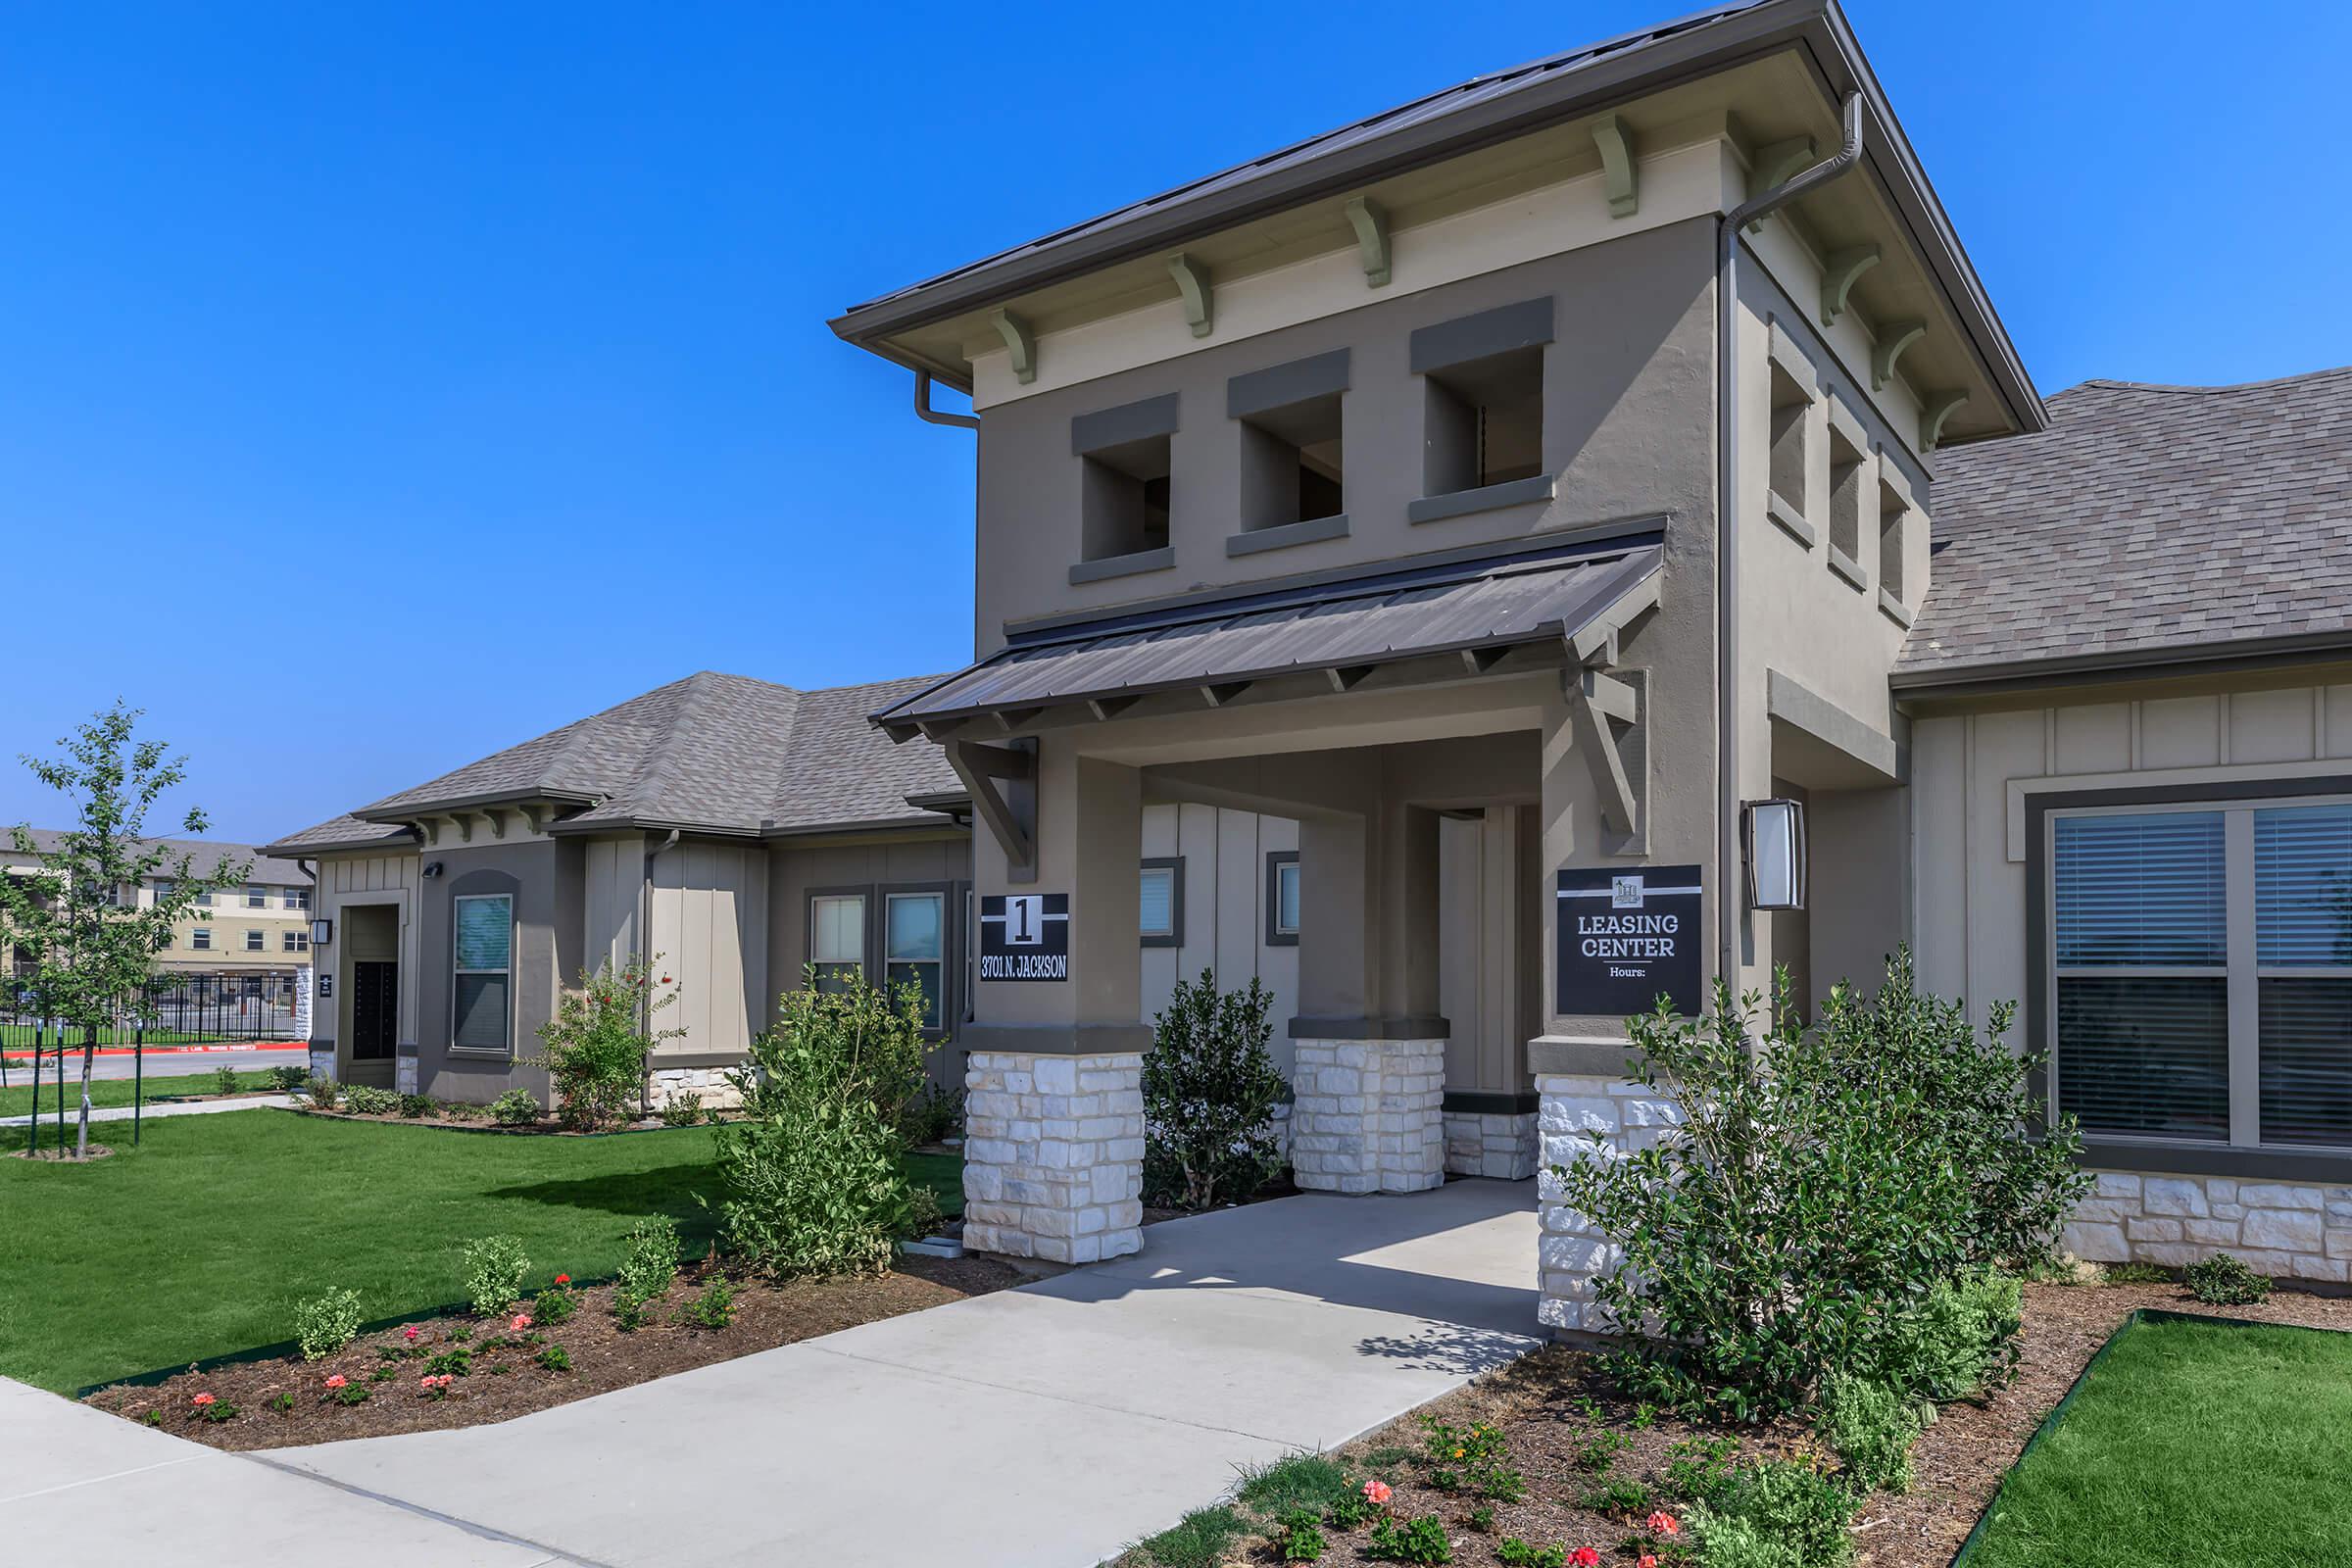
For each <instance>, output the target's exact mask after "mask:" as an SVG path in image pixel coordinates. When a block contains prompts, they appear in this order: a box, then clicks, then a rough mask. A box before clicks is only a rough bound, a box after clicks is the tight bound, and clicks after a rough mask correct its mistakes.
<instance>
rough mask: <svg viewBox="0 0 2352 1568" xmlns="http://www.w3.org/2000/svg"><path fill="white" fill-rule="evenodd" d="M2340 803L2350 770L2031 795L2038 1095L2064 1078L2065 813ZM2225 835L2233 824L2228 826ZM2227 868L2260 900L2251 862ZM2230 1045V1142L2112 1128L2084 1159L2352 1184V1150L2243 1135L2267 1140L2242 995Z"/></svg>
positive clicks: (2029, 866) (2087, 1145) (2033, 1035)
mask: <svg viewBox="0 0 2352 1568" xmlns="http://www.w3.org/2000/svg"><path fill="white" fill-rule="evenodd" d="M2336 801H2352V772H2348V773H2327V774H2301V775H2286V776H2271V777H2262V778H2239V779H2216V780H2211V781H2208V782H2203V783H2194V784H2159V785H2146V786H2122V787H2117V788H2111V789H2092V790H2070V791H2063V792H2061V791H2049V792H2041V791H2035V792H2031V793H2029V794H2028V795H2027V797H2026V961H2027V964H2028V968H2027V974H2028V976H2029V979H2028V982H2027V985H2026V988H2025V989H2026V1007H2025V1023H2026V1046H2027V1049H2028V1051H2029V1052H2030V1053H2032V1054H2034V1056H2036V1057H2038V1058H2040V1065H2038V1066H2036V1067H2035V1068H2034V1073H2033V1076H2032V1079H2031V1080H2030V1087H2031V1089H2032V1093H2033V1095H2034V1098H2035V1099H2036V1100H2038V1101H2040V1102H2042V1103H2044V1104H2045V1105H2047V1104H2052V1103H2055V1102H2054V1100H2053V1099H2052V1096H2053V1093H2054V1091H2055V1088H2056V1084H2055V1080H2054V1079H2053V1077H2052V1074H2051V1068H2052V1066H2053V1065H2054V1064H2055V1063H2056V1060H2057V1057H2056V1054H2055V1051H2054V1049H2053V1048H2054V1046H2055V1044H2056V1041H2055V1039H2054V1038H2053V1033H2054V1020H2055V1017H2056V1010H2057V1007H2056V1001H2057V967H2056V964H2055V963H2054V961H2053V959H2054V957H2055V953H2056V947H2055V943H2054V940H2053V937H2054V930H2055V920H2056V907H2055V900H2056V897H2057V889H2056V883H2055V879H2054V878H2053V876H2052V875H2051V870H2052V859H2053V858H2054V852H2053V846H2054V843H2055V838H2056V829H2055V826H2054V823H2055V821H2056V819H2057V818H2058V817H2059V816H2061V815H2074V814H2082V813H2084V812H2089V811H2098V810H2112V811H2113V812H2114V813H2116V814H2124V813H2128V812H2131V811H2134V810H2144V809H2181V810H2193V809H2198V808H2205V809H2217V810H2222V811H2225V812H2227V811H2229V810H2231V809H2256V810H2259V809H2263V808H2265V807H2269V806H2282V807H2293V806H2323V805H2327V804H2329V803H2331V802H2336ZM2225 831H2226V832H2227V831H2228V829H2227V828H2225ZM2225 874H2226V875H2227V876H2229V878H2230V879H2231V881H2230V885H2231V897H2232V899H2233V900H2234V898H2235V897H2236V884H2237V881H2238V879H2239V878H2241V877H2242V878H2243V880H2244V881H2245V883H2246V889H2247V891H2246V898H2247V900H2248V903H2249V907H2250V906H2251V900H2252V896H2253V895H2252V881H2253V865H2252V862H2251V860H2248V861H2247V863H2246V864H2245V866H2244V867H2243V869H2242V870H2240V869H2239V868H2238V867H2237V865H2236V864H2235V861H2234V858H2232V859H2231V860H2230V861H2229V862H2226V865H2225ZM2241 923H2244V922H2241ZM2235 936H2236V934H2235V932H2234V931H2233V932H2232V950H2233V951H2232V953H2231V957H2232V959H2234V958H2235V956H2236V955H2235V952H2234V948H2235V945H2236V941H2235ZM2246 941H2247V942H2248V943H2249V944H2250V943H2251V941H2252V932H2251V930H2249V931H2248V932H2247V933H2246ZM2241 1034H2242V1035H2243V1043H2242V1045H2241V1041H2240V1036H2241ZM2229 1050H2230V1056H2229V1060H2230V1101H2229V1116H2230V1139H2229V1142H2227V1143H2214V1142H2193V1141H2189V1140H2184V1139H2168V1138H2148V1137H2128V1136H2124V1135H2120V1134H2113V1133H2100V1134H2096V1135H2091V1134H2085V1135H2084V1138H2083V1147H2082V1164H2084V1165H2086V1166H2095V1167H2101V1168H2109V1169H2120V1170H2160V1171H2175V1172H2179V1173H2180V1174H2183V1175H2198V1176H2240V1177H2249V1176H2250V1177H2256V1178H2266V1177H2267V1178H2271V1179H2276V1180H2283V1181H2309V1182H2327V1183H2343V1182H2352V1149H2333V1148H2328V1147H2325V1146H2315V1145H2310V1144H2263V1143H2241V1142H2239V1141H2238V1138H2239V1135H2240V1132H2241V1117H2242V1118H2244V1123H2243V1124H2242V1125H2251V1126H2252V1127H2253V1128H2254V1130H2255V1135H2256V1136H2257V1137H2259V1128H2260V1121H2259V1117H2260V1105H2261V1100H2260V1070H2259V1051H2260V1042H2259V1039H2258V1037H2257V1036H2256V1034H2255V1033H2254V1031H2252V1030H2250V1029H2248V1030H2242V1031H2241V1030H2240V1028H2239V1027H2238V1019H2237V1017H2236V1015H2235V1012H2234V999H2233V1011H2232V1015H2231V1028H2230V1042H2229ZM2241 1051H2242V1052H2243V1053H2245V1054H2247V1056H2248V1057H2249V1058H2250V1059H2252V1060H2254V1061H2255V1062H2256V1064H2257V1065H2256V1070H2255V1076H2254V1080H2253V1082H2254V1094H2253V1099H2252V1100H2251V1102H2250V1103H2247V1104H2246V1105H2245V1106H2244V1107H2243V1108H2242V1109H2241V1107H2240V1103H2239V1102H2240V1098H2241V1097H2240V1096H2239V1094H2238V1089H2239V1086H2240V1082H2241V1078H2240V1070H2239V1054H2240V1053H2241Z"/></svg>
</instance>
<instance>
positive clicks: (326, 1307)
mask: <svg viewBox="0 0 2352 1568" xmlns="http://www.w3.org/2000/svg"><path fill="white" fill-rule="evenodd" d="M359 1333H360V1294H359V1292H357V1291H344V1290H332V1291H328V1292H327V1293H326V1294H325V1295H324V1296H320V1297H317V1298H315V1299H311V1300H308V1301H305V1302H303V1303H302V1304H301V1305H299V1306H297V1307H296V1308H295V1309H294V1343H295V1344H296V1345H298V1346H300V1347H301V1348H302V1358H303V1359H304V1360H305V1361H323V1360H325V1359H326V1358H327V1357H328V1356H330V1355H332V1354H334V1353H335V1352H336V1351H337V1350H340V1349H341V1348H343V1347H345V1346H346V1345H349V1344H350V1343H351V1342H352V1341H353V1340H355V1339H357V1338H359Z"/></svg>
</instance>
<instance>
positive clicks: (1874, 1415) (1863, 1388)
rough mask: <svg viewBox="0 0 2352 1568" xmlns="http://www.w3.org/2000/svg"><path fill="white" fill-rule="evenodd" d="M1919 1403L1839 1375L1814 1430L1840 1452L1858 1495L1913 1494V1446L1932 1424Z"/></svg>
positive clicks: (1829, 1384) (1825, 1394) (1825, 1393)
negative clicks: (1927, 1421)
mask: <svg viewBox="0 0 2352 1568" xmlns="http://www.w3.org/2000/svg"><path fill="white" fill-rule="evenodd" d="M1926 1424H1927V1423H1926V1420H1925V1418H1924V1413H1923V1412H1922V1410H1921V1408H1920V1402H1919V1401H1918V1400H1917V1399H1913V1398H1909V1397H1905V1396H1904V1394H1903V1393H1902V1391H1901V1390H1899V1389H1895V1388H1891V1387H1889V1386H1888V1385H1887V1384H1884V1383H1878V1382H1873V1381H1872V1380H1871V1379H1869V1378H1860V1377H1854V1376H1852V1375H1851V1374H1849V1373H1844V1372H1833V1373H1831V1374H1830V1376H1829V1379H1828V1381H1826V1382H1825V1383H1824V1384H1823V1385H1822V1390H1821V1409H1820V1411H1819V1412H1818V1414H1817V1415H1816V1417H1815V1421H1814V1430H1815V1431H1817V1432H1819V1433H1820V1434H1821V1439H1822V1441H1823V1442H1824V1443H1827V1444H1828V1445H1829V1446H1831V1448H1832V1449H1834V1450H1835V1451H1836V1452H1837V1455H1838V1463H1839V1464H1841V1465H1842V1466H1843V1467H1844V1470H1845V1477H1846V1483H1847V1485H1848V1486H1849V1487H1851V1488H1852V1489H1853V1490H1854V1491H1856V1492H1857V1493H1862V1494H1868V1493H1873V1492H1908V1491H1910V1490H1911V1445H1912V1444H1913V1443H1914V1442H1916V1441H1917V1440H1918V1438H1919V1434H1920V1432H1921V1430H1922V1428H1924V1427H1925V1426H1926Z"/></svg>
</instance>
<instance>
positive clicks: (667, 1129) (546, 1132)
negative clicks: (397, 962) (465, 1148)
mask: <svg viewBox="0 0 2352 1568" xmlns="http://www.w3.org/2000/svg"><path fill="white" fill-rule="evenodd" d="M286 1093H288V1094H290V1095H294V1096H296V1097H298V1098H299V1097H300V1095H301V1093H302V1091H300V1090H298V1089H290V1090H288V1091H286ZM277 1108H278V1109H280V1110H289V1111H292V1112H293V1113H294V1114H295V1115H297V1116H308V1117H309V1118H310V1119H311V1120H313V1121H327V1122H341V1123H343V1124H345V1125H346V1126H352V1127H412V1128H415V1129H416V1130H417V1131H418V1132H426V1133H471V1134H473V1135H474V1136H475V1137H477V1138H481V1137H488V1138H563V1139H579V1138H629V1137H633V1136H635V1135H637V1134H639V1133H694V1132H706V1131H708V1130H709V1129H711V1128H712V1127H724V1126H726V1125H727V1123H725V1122H696V1123H694V1124H693V1125H691V1126H687V1127H671V1126H667V1125H662V1126H658V1127H613V1128H608V1129H607V1130H606V1131H604V1132H601V1133H575V1132H568V1131H566V1130H564V1128H562V1127H501V1126H499V1125H497V1124H496V1123H492V1124H491V1125H489V1126H487V1127H476V1126H474V1125H472V1124H471V1123H469V1122H458V1121H428V1120H426V1119H425V1118H423V1117H421V1116H397V1117H395V1116H354V1115H351V1114H349V1113H348V1112H345V1111H340V1110H319V1108H317V1107H316V1106H313V1105H305V1104H301V1103H296V1104H292V1105H280V1106H278V1107H277Z"/></svg>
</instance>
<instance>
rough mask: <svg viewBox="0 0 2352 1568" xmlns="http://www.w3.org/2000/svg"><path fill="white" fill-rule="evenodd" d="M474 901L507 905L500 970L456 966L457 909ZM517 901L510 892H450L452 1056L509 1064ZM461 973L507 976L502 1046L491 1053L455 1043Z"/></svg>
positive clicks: (512, 1041)
mask: <svg viewBox="0 0 2352 1568" xmlns="http://www.w3.org/2000/svg"><path fill="white" fill-rule="evenodd" d="M475 899H500V900H504V901H505V903H506V906H507V966H506V967H505V968H504V969H461V968H460V967H458V924H459V922H458V906H459V905H461V904H465V903H467V902H469V901H471V900H475ZM518 902H519V901H518V900H517V899H516V897H515V893H514V891H513V890H512V889H502V890H501V891H499V892H496V893H454V894H452V895H451V896H450V900H449V1051H450V1054H451V1055H453V1056H466V1057H471V1058H473V1059H475V1060H482V1061H512V1060H514V1059H515V946H516V942H515V938H516V934H517V930H518V924H517V920H516V908H515V906H516V904H517V903H518ZM462 974H503V975H505V976H506V977H507V1016H506V1020H505V1021H506V1026H507V1027H506V1044H505V1045H503V1046H501V1047H500V1048H499V1049H497V1050H495V1051H493V1050H490V1049H489V1048H487V1047H484V1046H461V1045H459V1044H458V976H460V975H462Z"/></svg>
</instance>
